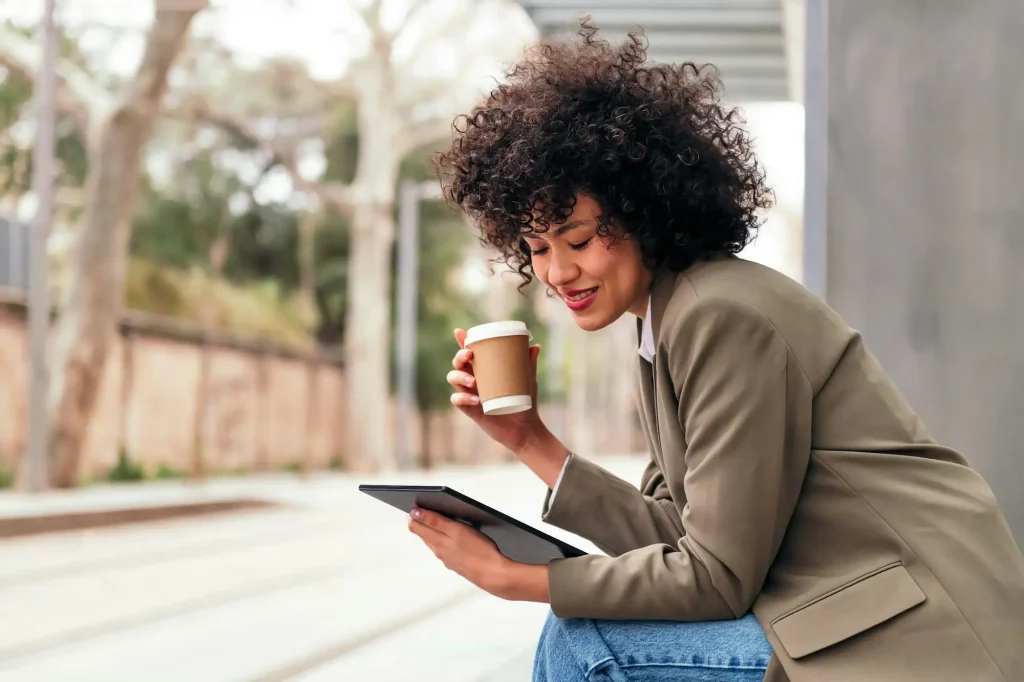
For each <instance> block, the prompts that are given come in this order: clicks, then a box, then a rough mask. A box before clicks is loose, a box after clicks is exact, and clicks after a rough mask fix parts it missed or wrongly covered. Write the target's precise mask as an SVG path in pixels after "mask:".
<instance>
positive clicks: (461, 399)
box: [449, 392, 480, 410]
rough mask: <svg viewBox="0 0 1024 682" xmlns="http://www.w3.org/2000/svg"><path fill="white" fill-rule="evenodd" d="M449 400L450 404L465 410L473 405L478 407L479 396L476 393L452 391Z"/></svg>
mask: <svg viewBox="0 0 1024 682" xmlns="http://www.w3.org/2000/svg"><path fill="white" fill-rule="evenodd" d="M449 400H451V403H452V405H454V406H455V407H461V408H464V409H467V410H468V409H470V408H473V407H480V396H478V395H477V394H476V393H461V392H459V393H452V397H451V398H449Z"/></svg>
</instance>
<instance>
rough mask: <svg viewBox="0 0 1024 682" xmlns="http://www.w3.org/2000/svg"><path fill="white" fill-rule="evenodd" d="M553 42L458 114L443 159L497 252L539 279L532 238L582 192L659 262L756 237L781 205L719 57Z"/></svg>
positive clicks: (613, 231) (606, 227) (639, 43)
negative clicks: (725, 96)
mask: <svg viewBox="0 0 1024 682" xmlns="http://www.w3.org/2000/svg"><path fill="white" fill-rule="evenodd" d="M596 34H597V29H596V28H595V27H594V26H593V25H592V24H591V23H590V21H589V19H584V20H583V21H582V23H581V30H580V32H579V35H580V36H581V37H582V38H583V40H582V41H576V42H572V43H542V44H540V45H538V46H536V47H535V48H533V49H532V50H531V51H530V52H528V53H527V56H526V58H525V59H524V60H523V61H521V62H519V63H517V64H515V65H514V66H512V67H511V68H510V69H509V70H508V71H507V72H506V76H507V79H506V81H505V82H503V83H501V84H499V85H498V86H497V87H496V88H495V89H494V90H492V91H491V92H490V94H489V95H488V96H487V97H486V99H485V100H484V101H483V102H482V103H480V104H478V105H477V106H476V107H475V108H474V109H473V110H472V111H471V113H469V114H468V115H465V116H460V117H458V118H457V119H456V120H455V123H454V124H453V129H454V134H453V142H452V146H451V148H450V149H449V150H448V151H446V152H444V153H442V154H440V155H439V156H438V157H437V158H436V159H435V166H436V169H437V171H438V177H439V179H440V181H441V185H442V187H443V191H444V196H445V199H446V200H447V201H448V203H449V205H451V206H453V207H459V208H461V209H462V210H463V211H465V212H466V213H467V214H468V216H469V217H470V218H471V219H472V220H473V221H474V222H475V223H476V224H477V225H478V227H479V229H480V232H481V235H480V241H481V242H483V243H484V244H485V245H490V246H492V247H495V248H496V249H497V251H498V254H499V257H498V258H497V262H500V263H505V264H508V265H509V266H510V267H511V268H512V269H513V270H516V271H518V272H519V274H520V275H521V276H522V277H523V279H524V282H523V286H525V285H526V284H529V282H530V281H531V280H532V278H533V269H532V266H531V263H530V251H529V248H528V247H527V246H526V244H525V240H523V238H522V234H523V233H525V232H530V231H540V232H543V231H545V230H547V229H548V228H550V227H551V226H552V225H557V224H558V223H560V222H564V221H565V219H566V218H567V217H568V216H569V215H570V214H571V213H572V210H573V206H574V205H575V201H576V196H577V194H585V195H587V196H590V197H592V198H593V199H594V200H595V201H596V202H597V204H598V206H599V207H600V209H601V218H600V224H599V225H598V234H599V236H601V237H602V238H605V239H616V238H621V237H623V236H627V235H628V237H629V238H631V239H636V240H637V242H638V245H639V247H640V253H641V254H642V257H643V261H644V265H645V267H647V268H650V269H651V270H655V269H661V268H665V269H668V270H670V271H672V272H680V271H682V270H685V269H686V268H687V267H689V266H690V265H692V264H693V263H695V262H697V261H700V260H704V259H706V258H708V257H710V256H711V255H712V254H716V253H723V252H728V253H738V252H739V251H740V250H742V249H743V247H744V246H746V245H747V244H748V243H749V242H750V240H751V239H752V238H753V236H754V234H755V232H756V230H757V228H758V227H759V222H760V219H759V217H758V213H757V212H758V209H766V208H768V207H769V206H770V205H771V203H772V198H773V197H772V193H771V190H770V189H769V188H768V187H767V186H766V184H765V177H764V172H763V170H762V168H761V167H760V165H759V164H758V162H757V160H756V159H755V158H754V154H753V152H752V150H751V140H750V137H749V134H748V133H747V131H746V130H744V129H743V127H742V124H743V123H744V122H745V121H744V120H743V119H742V118H741V116H740V115H739V113H738V111H737V110H736V109H735V108H732V109H730V108H727V107H725V106H724V105H723V104H722V103H721V100H720V93H719V90H720V89H721V88H720V86H721V82H720V80H719V77H718V71H717V69H716V68H715V67H713V66H711V65H704V66H701V67H698V66H697V65H695V64H694V63H692V62H686V63H684V64H681V65H654V64H649V63H646V39H645V37H644V35H643V33H642V32H635V33H630V34H629V38H628V40H627V41H626V42H624V43H623V44H622V45H620V46H611V45H609V43H608V42H607V41H603V40H598V39H597V38H596Z"/></svg>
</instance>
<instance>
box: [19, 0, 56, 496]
mask: <svg viewBox="0 0 1024 682" xmlns="http://www.w3.org/2000/svg"><path fill="white" fill-rule="evenodd" d="M54 5H55V0H46V5H45V9H44V11H43V26H42V32H43V34H42V41H43V59H42V64H40V68H39V72H38V73H37V74H36V79H35V85H34V91H33V92H34V97H35V102H36V126H37V127H36V144H35V149H34V150H33V154H32V191H33V193H34V194H35V197H36V202H37V206H36V217H35V221H34V223H33V225H32V243H31V255H30V263H29V288H28V318H29V325H28V326H29V358H30V375H29V376H30V381H29V417H28V453H27V455H28V456H27V457H26V460H25V464H26V468H27V470H26V472H25V475H24V485H25V486H26V487H27V488H28V489H29V490H31V491H34V492H35V491H40V490H44V489H45V488H46V487H47V484H48V478H49V477H48V475H47V462H46V459H47V451H48V449H49V448H48V445H49V442H48V438H47V435H48V434H47V428H46V389H47V384H48V381H49V372H48V371H47V366H46V339H47V336H48V333H49V328H50V292H49V277H48V274H49V273H48V268H49V261H48V258H47V252H46V243H47V240H48V238H49V236H50V225H51V223H52V221H53V177H54V159H53V154H54V127H55V124H56V113H55V110H54V101H55V90H56V85H57V83H56V61H57V29H56V25H55V24H54Z"/></svg>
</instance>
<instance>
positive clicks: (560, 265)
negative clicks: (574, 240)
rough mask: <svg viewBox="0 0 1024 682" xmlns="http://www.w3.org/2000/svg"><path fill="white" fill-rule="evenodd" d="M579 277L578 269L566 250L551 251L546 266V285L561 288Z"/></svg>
mask: <svg viewBox="0 0 1024 682" xmlns="http://www.w3.org/2000/svg"><path fill="white" fill-rule="evenodd" d="M579 276H580V268H579V266H578V265H577V264H576V260H575V259H574V258H573V254H572V252H571V251H570V250H568V249H551V260H550V263H549V266H548V285H549V286H552V287H556V288H561V287H565V286H568V285H569V284H572V283H573V282H574V281H576V278H577V277H579Z"/></svg>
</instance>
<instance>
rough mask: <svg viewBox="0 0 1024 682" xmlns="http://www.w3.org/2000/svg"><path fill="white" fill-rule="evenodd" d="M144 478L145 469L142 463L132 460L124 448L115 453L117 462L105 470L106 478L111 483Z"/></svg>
mask: <svg viewBox="0 0 1024 682" xmlns="http://www.w3.org/2000/svg"><path fill="white" fill-rule="evenodd" d="M145 478H146V471H145V469H144V468H143V466H142V464H141V463H139V462H135V461H133V460H132V458H131V456H129V454H128V453H127V452H125V451H124V450H121V451H120V452H119V453H117V464H115V465H114V466H113V467H111V469H110V471H108V472H107V480H108V481H111V482H113V483H126V482H135V481H142V480H145Z"/></svg>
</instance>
